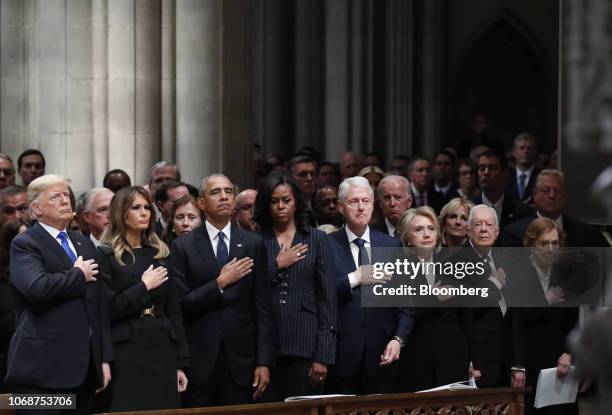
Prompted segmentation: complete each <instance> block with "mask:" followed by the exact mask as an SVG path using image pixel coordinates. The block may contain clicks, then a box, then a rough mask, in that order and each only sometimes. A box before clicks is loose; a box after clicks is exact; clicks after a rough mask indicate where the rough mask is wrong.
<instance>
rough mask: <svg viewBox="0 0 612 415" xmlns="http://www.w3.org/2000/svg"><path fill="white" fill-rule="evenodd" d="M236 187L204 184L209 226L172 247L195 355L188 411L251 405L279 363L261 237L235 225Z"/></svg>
mask: <svg viewBox="0 0 612 415" xmlns="http://www.w3.org/2000/svg"><path fill="white" fill-rule="evenodd" d="M234 189H235V186H234V185H233V184H232V182H231V181H230V180H229V179H228V178H227V177H226V176H224V175H222V174H212V175H210V176H208V177H206V178H205V179H204V180H203V181H202V186H201V187H200V198H199V199H198V203H199V205H200V207H202V208H203V209H204V211H205V212H206V222H205V224H204V225H202V226H200V227H199V228H198V229H196V230H195V231H193V232H191V233H190V234H188V235H185V236H183V237H181V238H177V239H176V240H175V241H174V243H173V244H172V248H171V252H170V257H169V259H168V263H169V268H170V270H171V272H172V273H173V274H174V277H175V278H176V284H177V291H178V294H179V297H180V299H181V305H182V309H183V319H184V324H185V331H186V334H187V340H188V343H189V346H190V351H191V374H190V376H189V379H190V385H189V389H188V396H187V398H188V402H187V404H188V405H189V406H191V407H203V406H211V405H224V404H240V403H249V402H252V399H251V397H252V398H253V399H257V398H259V396H260V395H261V394H262V393H263V392H264V390H265V389H266V387H267V385H268V383H269V379H270V370H269V368H270V366H272V365H273V364H274V356H275V350H274V347H273V342H274V337H275V336H274V333H273V322H272V311H271V310H272V308H271V300H270V280H269V279H268V276H267V275H266V274H265V267H266V261H267V260H266V254H265V249H264V245H263V241H262V239H261V237H260V236H259V235H257V234H254V233H251V232H247V231H244V230H242V229H240V228H238V227H237V226H236V225H233V224H232V223H231V216H232V211H233V208H234V199H235V194H234V192H235V190H234Z"/></svg>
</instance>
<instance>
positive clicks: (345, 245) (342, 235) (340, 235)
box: [331, 228, 356, 272]
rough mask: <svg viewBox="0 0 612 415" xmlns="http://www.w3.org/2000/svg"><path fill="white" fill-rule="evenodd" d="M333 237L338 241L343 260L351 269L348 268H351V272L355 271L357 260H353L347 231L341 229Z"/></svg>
mask: <svg viewBox="0 0 612 415" xmlns="http://www.w3.org/2000/svg"><path fill="white" fill-rule="evenodd" d="M331 236H332V237H333V238H335V239H336V240H337V241H338V244H339V245H340V248H341V249H342V253H343V255H342V258H345V260H346V261H347V265H350V267H347V268H350V271H349V272H353V271H355V269H356V268H355V260H354V259H353V253H352V252H351V247H350V245H349V240H348V236H347V235H346V229H344V228H341V229H340V230H339V231H337V232H335V233H334V234H332V235H331Z"/></svg>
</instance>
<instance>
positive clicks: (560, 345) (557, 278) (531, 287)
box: [508, 217, 578, 414]
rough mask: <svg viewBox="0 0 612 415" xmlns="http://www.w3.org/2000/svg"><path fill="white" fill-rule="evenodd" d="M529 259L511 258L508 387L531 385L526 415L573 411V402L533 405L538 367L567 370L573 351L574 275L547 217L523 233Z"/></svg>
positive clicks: (559, 371)
mask: <svg viewBox="0 0 612 415" xmlns="http://www.w3.org/2000/svg"><path fill="white" fill-rule="evenodd" d="M523 244H524V246H525V247H528V248H529V250H528V251H527V252H526V253H525V255H526V256H527V258H523V259H521V260H518V259H516V258H515V260H514V261H510V264H511V265H510V268H509V269H508V275H513V276H516V277H519V278H516V277H515V278H514V281H513V282H509V286H508V300H509V303H510V305H511V306H512V308H510V312H511V321H512V323H513V324H512V339H513V343H514V344H513V351H514V356H513V362H512V363H513V366H512V386H513V387H518V388H523V387H525V386H528V387H531V388H532V390H531V391H530V392H529V393H526V394H525V413H526V414H577V413H578V412H577V406H576V404H567V405H555V406H549V407H546V408H542V409H535V408H534V399H535V388H536V386H537V381H538V375H539V373H540V370H541V369H545V368H551V367H556V368H557V377H558V378H560V379H563V378H565V377H567V376H569V374H570V367H571V364H572V356H571V355H570V354H569V352H568V349H567V347H566V344H567V336H568V335H569V333H570V331H571V330H572V329H573V328H574V327H575V326H576V324H577V323H578V308H577V307H569V306H568V305H569V304H564V303H565V302H566V301H567V296H568V295H569V294H570V293H571V291H573V290H574V288H573V286H574V287H575V285H574V282H575V281H571V280H572V279H574V278H575V275H574V276H570V277H569V278H568V274H566V272H565V271H566V270H567V268H568V267H567V266H565V265H562V262H561V261H562V260H561V256H560V252H561V251H560V247H561V245H562V244H563V233H562V232H561V229H560V228H559V225H557V223H556V222H554V221H553V220H551V219H548V218H544V217H542V218H537V219H534V220H533V221H532V222H531V223H530V224H529V226H528V227H527V230H526V231H525V236H524V238H523Z"/></svg>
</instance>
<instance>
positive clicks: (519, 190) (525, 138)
mask: <svg viewBox="0 0 612 415" xmlns="http://www.w3.org/2000/svg"><path fill="white" fill-rule="evenodd" d="M537 150H538V143H537V141H536V138H535V137H534V136H533V135H532V134H530V133H522V134H519V135H517V136H516V137H515V138H514V145H513V147H512V155H513V156H514V159H515V160H516V168H514V169H510V177H509V179H508V183H507V185H506V193H508V194H510V195H512V197H514V198H516V199H518V200H520V201H522V202H524V203H531V194H532V192H533V187H534V186H535V182H536V178H537V177H538V173H539V172H540V170H539V169H538V168H537V167H536V159H537V157H538V151H537Z"/></svg>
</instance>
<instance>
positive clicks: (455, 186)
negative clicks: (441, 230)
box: [427, 182, 460, 213]
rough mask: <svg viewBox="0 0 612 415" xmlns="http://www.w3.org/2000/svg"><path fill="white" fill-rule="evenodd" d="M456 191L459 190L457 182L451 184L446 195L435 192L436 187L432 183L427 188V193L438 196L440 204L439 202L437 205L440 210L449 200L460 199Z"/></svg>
mask: <svg viewBox="0 0 612 415" xmlns="http://www.w3.org/2000/svg"><path fill="white" fill-rule="evenodd" d="M458 189H459V184H458V183H457V182H453V183H452V184H451V187H450V189H448V192H446V193H442V192H437V191H436V187H435V185H434V183H433V182H432V183H431V184H430V185H429V187H428V188H427V193H430V192H436V193H437V194H439V195H440V199H441V202H439V203H441V206H440V210H442V208H443V207H444V205H446V204H447V203H448V202H450V200H451V199H453V198H455V197H460V196H459V193H458V192H457V190H458ZM437 212H438V213H440V211H437Z"/></svg>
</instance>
